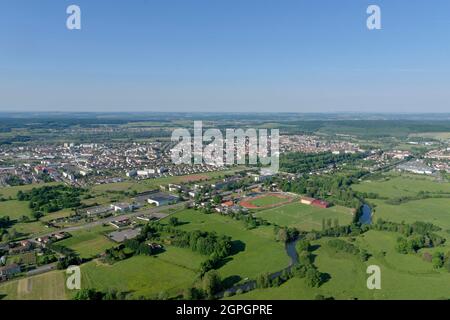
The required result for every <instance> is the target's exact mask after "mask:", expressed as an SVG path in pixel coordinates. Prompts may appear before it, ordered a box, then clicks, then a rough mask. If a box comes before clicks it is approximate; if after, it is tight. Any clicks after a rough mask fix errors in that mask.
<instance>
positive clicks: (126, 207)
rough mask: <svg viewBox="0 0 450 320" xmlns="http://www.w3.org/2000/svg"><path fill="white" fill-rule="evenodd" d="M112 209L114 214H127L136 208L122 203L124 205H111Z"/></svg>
mask: <svg viewBox="0 0 450 320" xmlns="http://www.w3.org/2000/svg"><path fill="white" fill-rule="evenodd" d="M111 209H113V210H114V212H127V211H133V209H134V206H133V205H132V204H129V203H126V202H122V203H114V204H111Z"/></svg>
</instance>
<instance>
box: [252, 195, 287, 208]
mask: <svg viewBox="0 0 450 320" xmlns="http://www.w3.org/2000/svg"><path fill="white" fill-rule="evenodd" d="M286 201H289V199H283V198H280V197H277V196H273V195H267V196H263V197H261V198H257V199H253V200H250V201H249V202H250V203H251V204H252V205H254V206H257V207H265V206H271V205H276V204H279V203H283V202H286Z"/></svg>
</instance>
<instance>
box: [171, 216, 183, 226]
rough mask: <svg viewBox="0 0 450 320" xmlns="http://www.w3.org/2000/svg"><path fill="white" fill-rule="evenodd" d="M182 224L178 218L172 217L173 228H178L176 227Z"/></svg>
mask: <svg viewBox="0 0 450 320" xmlns="http://www.w3.org/2000/svg"><path fill="white" fill-rule="evenodd" d="M179 224H180V222H179V221H178V218H177V217H170V219H169V225H170V226H171V227H176V226H178V225H179Z"/></svg>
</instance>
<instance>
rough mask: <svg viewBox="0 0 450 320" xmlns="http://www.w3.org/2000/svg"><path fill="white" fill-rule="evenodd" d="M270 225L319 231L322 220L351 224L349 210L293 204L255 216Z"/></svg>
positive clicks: (337, 207) (264, 211)
mask: <svg viewBox="0 0 450 320" xmlns="http://www.w3.org/2000/svg"><path fill="white" fill-rule="evenodd" d="M256 215H257V216H258V217H261V218H263V219H265V220H267V221H269V222H271V223H275V224H277V225H279V226H289V227H296V228H298V229H300V230H306V231H310V230H321V229H322V220H323V219H332V220H333V223H334V220H335V219H338V222H339V225H347V224H350V223H351V222H352V219H353V215H352V212H351V209H349V208H344V207H339V206H335V207H331V208H328V209H322V208H317V207H313V206H308V205H304V204H301V203H300V202H298V201H297V202H293V203H290V204H287V205H284V206H280V207H277V208H272V209H267V210H263V211H260V212H258V213H257V214H256Z"/></svg>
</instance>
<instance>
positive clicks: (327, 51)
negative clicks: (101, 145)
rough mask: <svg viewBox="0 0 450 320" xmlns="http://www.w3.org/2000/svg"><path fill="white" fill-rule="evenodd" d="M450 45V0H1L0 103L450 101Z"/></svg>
mask: <svg viewBox="0 0 450 320" xmlns="http://www.w3.org/2000/svg"><path fill="white" fill-rule="evenodd" d="M70 4H77V5H79V6H80V7H81V10H82V30H80V31H69V30H67V29H66V18H67V14H66V8H67V6H68V5H70ZM370 4H377V5H379V6H380V7H381V10H382V27H383V29H382V30H377V31H369V30H368V29H367V28H366V19H367V16H368V15H367V14H366V8H367V6H368V5H370ZM449 57H450V2H449V1H448V0H433V1H426V0H390V1H384V0H383V1H381V0H372V1H365V0H340V1H337V0H128V1H124V0H114V1H112V0H71V1H65V0H57V1H55V0H39V1H29V0H26V1H25V0H0V111H28V110H30V111H38V110H39V111H230V112H234V111H264V112H281V111H287V112H318V111H321V112H336V111H358V112H374V111H376V112H380V111H381V112H431V111H433V112H449V111H450V89H449V88H450V59H449Z"/></svg>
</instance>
